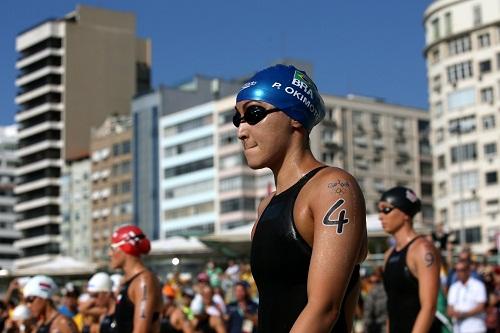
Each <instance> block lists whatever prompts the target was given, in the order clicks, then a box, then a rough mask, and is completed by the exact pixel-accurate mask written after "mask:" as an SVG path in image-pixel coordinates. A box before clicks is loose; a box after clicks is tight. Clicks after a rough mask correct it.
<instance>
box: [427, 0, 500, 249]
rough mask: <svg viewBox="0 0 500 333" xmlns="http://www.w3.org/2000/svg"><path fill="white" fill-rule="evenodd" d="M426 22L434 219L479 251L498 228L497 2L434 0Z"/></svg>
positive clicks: (499, 85)
mask: <svg viewBox="0 0 500 333" xmlns="http://www.w3.org/2000/svg"><path fill="white" fill-rule="evenodd" d="M424 25H425V49H424V55H425V58H426V61H427V77H428V86H429V89H428V90H429V105H430V110H431V120H432V122H431V123H432V135H431V137H432V145H433V160H434V185H433V187H434V194H435V200H434V208H435V213H436V214H435V217H436V223H442V224H444V225H445V226H447V227H448V228H449V229H450V230H452V231H454V232H455V234H456V237H457V239H458V240H459V241H460V242H461V243H467V244H471V245H472V246H473V248H474V249H475V250H477V251H481V252H484V251H486V250H488V249H491V248H492V247H494V245H495V237H498V236H497V235H499V234H500V198H499V195H498V193H500V183H499V181H498V173H499V171H500V160H499V157H498V156H499V155H498V144H499V141H500V136H499V126H498V122H497V118H498V107H499V105H500V104H499V100H500V97H499V96H500V71H499V69H500V3H498V2H497V1H488V0H475V1H472V0H470V1H457V0H439V1H434V2H433V3H432V4H431V5H430V6H429V7H428V8H427V10H426V11H425V15H424Z"/></svg>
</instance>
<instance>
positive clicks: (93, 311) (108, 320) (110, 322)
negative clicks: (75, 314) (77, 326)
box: [80, 272, 118, 333]
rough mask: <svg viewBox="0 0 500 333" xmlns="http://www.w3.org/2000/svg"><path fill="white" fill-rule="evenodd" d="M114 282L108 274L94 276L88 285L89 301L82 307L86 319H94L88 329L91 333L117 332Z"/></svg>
mask: <svg viewBox="0 0 500 333" xmlns="http://www.w3.org/2000/svg"><path fill="white" fill-rule="evenodd" d="M111 288H112V281H111V278H110V277H109V275H108V274H107V273H104V272H98V273H96V274H94V275H93V276H92V277H91V278H90V280H89V282H88V284H87V293H88V295H89V300H88V301H87V302H86V303H85V304H83V305H82V306H81V307H80V312H81V313H82V315H84V316H85V317H92V318H93V319H92V320H91V321H90V322H91V324H90V325H89V327H88V328H87V329H86V330H88V331H89V332H91V333H93V332H99V333H112V332H118V331H116V330H115V329H116V322H115V316H114V313H115V305H116V303H115V298H114V294H113V292H112V289H111Z"/></svg>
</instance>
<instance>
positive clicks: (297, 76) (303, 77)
mask: <svg viewBox="0 0 500 333" xmlns="http://www.w3.org/2000/svg"><path fill="white" fill-rule="evenodd" d="M293 78H294V79H296V80H299V81H301V82H304V83H305V84H307V86H308V87H309V88H312V87H314V83H313V82H312V81H311V79H310V78H309V76H307V75H306V73H304V72H301V71H298V70H295V74H294V75H293Z"/></svg>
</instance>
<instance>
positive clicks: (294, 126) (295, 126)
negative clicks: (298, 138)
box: [290, 119, 303, 128]
mask: <svg viewBox="0 0 500 333" xmlns="http://www.w3.org/2000/svg"><path fill="white" fill-rule="evenodd" d="M290 120H291V122H290V124H291V125H292V127H293V128H300V127H303V126H302V124H301V123H299V122H298V121H297V120H295V119H290Z"/></svg>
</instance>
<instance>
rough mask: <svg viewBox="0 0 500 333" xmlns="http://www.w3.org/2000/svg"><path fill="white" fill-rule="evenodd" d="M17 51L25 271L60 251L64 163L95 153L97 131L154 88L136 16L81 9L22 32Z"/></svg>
mask: <svg viewBox="0 0 500 333" xmlns="http://www.w3.org/2000/svg"><path fill="white" fill-rule="evenodd" d="M16 50H17V52H18V53H19V57H18V60H17V62H16V68H17V69H18V71H19V75H18V78H17V80H16V82H15V84H16V86H17V87H18V93H17V97H16V98H15V102H16V104H17V105H18V107H19V109H18V111H17V114H16V122H17V123H18V128H19V133H18V137H19V147H18V150H17V156H18V158H19V168H18V169H17V176H18V180H19V181H18V184H17V186H16V188H15V193H16V195H17V204H16V206H15V211H16V213H17V214H18V218H19V220H18V221H17V223H16V229H17V230H19V231H21V232H22V234H23V238H22V239H20V240H18V241H17V242H15V246H16V247H17V248H18V249H20V250H22V251H23V255H24V257H23V258H22V259H19V260H17V261H16V266H17V267H19V268H21V267H26V266H29V265H32V264H36V263H40V262H44V261H48V260H50V259H51V258H53V256H54V255H56V254H59V253H60V244H61V231H60V225H61V222H62V218H61V210H60V199H61V190H60V185H61V184H60V181H61V180H60V177H61V172H62V168H63V166H64V161H72V160H77V159H80V158H82V157H83V156H88V155H89V142H90V128H91V127H92V126H97V125H100V124H101V123H102V122H103V121H104V119H105V118H106V116H108V115H109V114H111V113H117V114H129V113H130V100H131V98H132V96H133V95H134V94H136V93H138V92H142V91H144V90H147V89H148V87H149V67H150V66H149V65H150V62H151V60H150V53H151V45H150V43H149V41H148V40H142V39H138V38H136V37H135V17H134V15H133V14H130V13H119V12H113V11H108V10H102V9H97V8H92V7H87V6H78V7H77V9H76V10H75V11H74V12H71V13H69V14H67V15H66V16H64V17H61V18H57V19H50V20H47V21H44V22H42V23H40V24H38V25H36V26H34V27H31V28H29V29H28V30H25V31H23V32H21V33H19V35H18V36H17V38H16Z"/></svg>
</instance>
